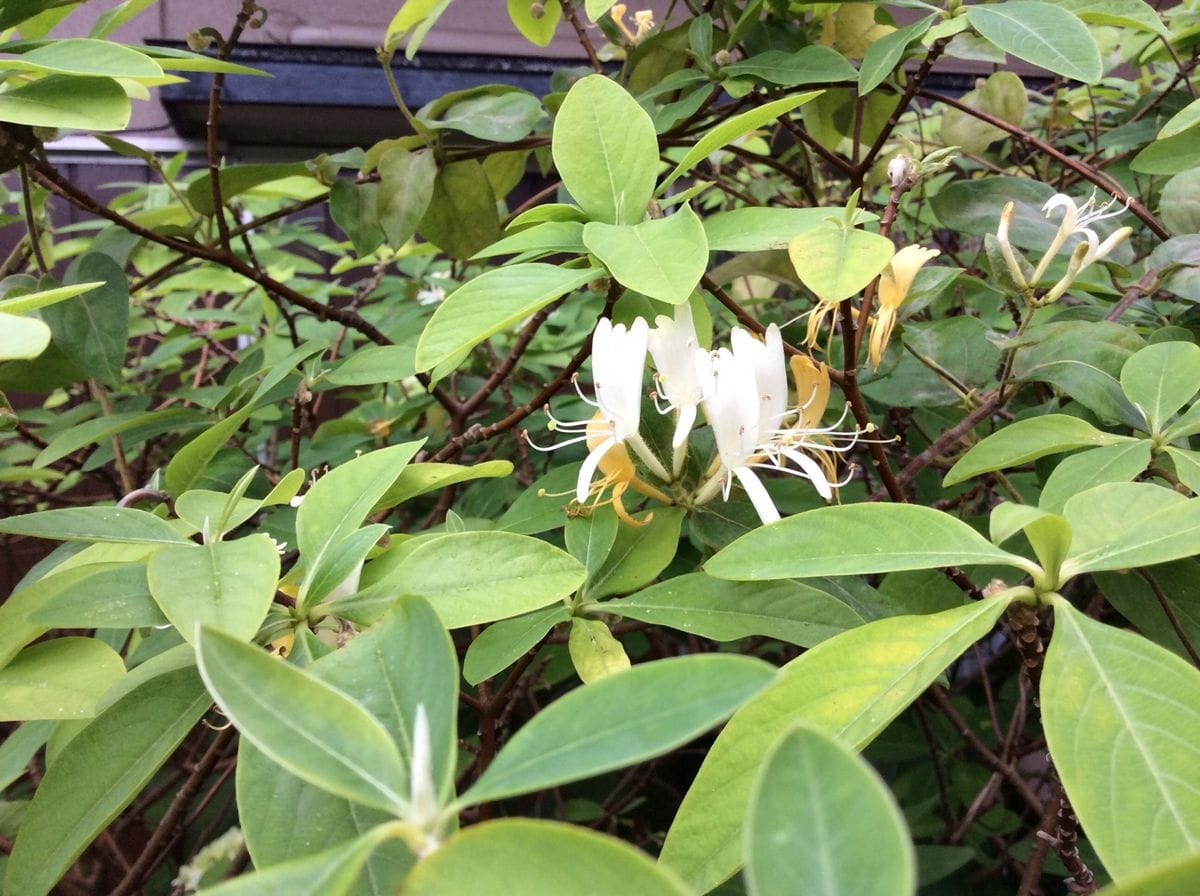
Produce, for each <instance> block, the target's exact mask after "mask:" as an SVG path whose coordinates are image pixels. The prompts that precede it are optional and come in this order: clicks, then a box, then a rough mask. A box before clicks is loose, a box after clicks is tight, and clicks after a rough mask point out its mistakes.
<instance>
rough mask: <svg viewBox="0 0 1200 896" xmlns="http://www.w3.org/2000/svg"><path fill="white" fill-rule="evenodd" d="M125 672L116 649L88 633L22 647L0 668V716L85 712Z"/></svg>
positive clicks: (56, 716)
mask: <svg viewBox="0 0 1200 896" xmlns="http://www.w3.org/2000/svg"><path fill="white" fill-rule="evenodd" d="M124 674H125V663H124V662H122V660H121V657H120V656H118V655H117V653H116V651H114V650H113V649H112V648H111V647H109V646H108V645H107V644H102V643H101V642H100V641H96V640H94V639H92V638H56V639H55V640H53V641H44V642H42V643H41V644H35V645H33V646H32V647H26V648H25V649H24V650H22V651H21V652H20V653H18V654H17V656H16V659H14V660H13V661H12V662H11V663H9V664H8V665H7V666H5V667H4V668H3V669H0V721H5V722H12V721H18V720H20V721H24V720H26V719H84V718H88V717H90V716H92V715H94V714H95V707H96V701H97V700H99V699H100V698H101V697H102V696H104V692H105V691H107V690H108V689H109V687H111V686H112V685H113V684H114V683H115V682H116V681H117V679H119V678H120V677H121V676H122V675H124Z"/></svg>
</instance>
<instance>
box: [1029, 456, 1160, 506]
mask: <svg viewBox="0 0 1200 896" xmlns="http://www.w3.org/2000/svg"><path fill="white" fill-rule="evenodd" d="M1168 450H1170V449H1168ZM1149 465H1150V442H1149V441H1148V440H1145V439H1139V440H1137V441H1134V442H1126V443H1124V444H1122V445H1108V446H1107V447H1104V448H1092V449H1090V450H1088V451H1081V452H1080V453H1079V454H1072V455H1071V456H1070V457H1065V458H1063V459H1062V461H1061V462H1060V463H1059V465H1058V466H1057V467H1055V468H1054V472H1053V473H1051V474H1050V476H1049V478H1047V479H1046V485H1045V486H1044V487H1043V488H1042V494H1041V496H1040V498H1039V499H1038V507H1040V508H1041V509H1042V510H1048V511H1050V512H1051V513H1062V510H1063V508H1064V507H1065V506H1066V503H1067V501H1068V500H1070V499H1071V498H1072V497H1074V496H1075V495H1077V494H1079V493H1080V492H1084V491H1087V490H1088V489H1089V488H1095V487H1096V486H1097V485H1104V484H1106V483H1109V482H1132V481H1133V480H1134V479H1136V478H1137V477H1138V475H1139V474H1140V473H1141V472H1142V471H1143V470H1145V469H1146V467H1148V466H1149Z"/></svg>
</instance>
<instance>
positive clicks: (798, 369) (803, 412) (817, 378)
mask: <svg viewBox="0 0 1200 896" xmlns="http://www.w3.org/2000/svg"><path fill="white" fill-rule="evenodd" d="M788 364H789V365H790V366H791V368H792V380H793V381H794V382H795V383H796V407H797V410H798V411H799V414H800V420H799V426H800V428H801V429H815V428H816V427H817V426H819V425H820V423H821V418H822V417H824V416H825V408H827V407H828V406H829V368H828V367H826V366H825V365H824V364H822V363H821V362H820V361H814V360H813V359H812V358H810V357H809V356H808V355H792V357H791V358H790V359H789V360H788Z"/></svg>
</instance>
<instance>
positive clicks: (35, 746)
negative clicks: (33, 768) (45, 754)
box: [0, 720, 56, 790]
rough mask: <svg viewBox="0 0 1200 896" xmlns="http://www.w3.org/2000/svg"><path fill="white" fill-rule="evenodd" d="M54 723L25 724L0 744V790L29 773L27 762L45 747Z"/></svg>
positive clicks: (11, 732)
mask: <svg viewBox="0 0 1200 896" xmlns="http://www.w3.org/2000/svg"><path fill="white" fill-rule="evenodd" d="M55 725H56V723H55V722H53V721H50V720H44V721H38V722H26V723H25V724H23V725H21V726H19V727H18V728H16V729H15V730H13V731H10V732H9V734H8V736H7V737H5V738H4V743H2V744H0V790H7V789H8V786H9V785H10V784H12V783H13V782H14V781H16V780H18V779H20V778H22V777H24V776H25V775H26V774H28V773H29V760H31V759H33V757H34V756H35V755H36V754H37V751H38V750H40V749H41V748H42V747H43V746H45V743H46V739H47V738H48V737H49V736H50V733H51V732H52V731H54V727H55Z"/></svg>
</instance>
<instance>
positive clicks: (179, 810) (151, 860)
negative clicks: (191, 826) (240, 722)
mask: <svg viewBox="0 0 1200 896" xmlns="http://www.w3.org/2000/svg"><path fill="white" fill-rule="evenodd" d="M236 734H237V732H236V731H235V730H234V728H233V727H232V726H230V727H228V728H225V729H223V730H221V731H219V732H217V735H216V737H214V738H213V740H212V743H211V744H209V747H208V750H207V751H206V752H205V754H204V756H203V757H201V759H200V761H199V762H197V763H196V766H195V768H194V769H192V772H191V774H190V775H189V776H188V779H187V781H185V782H184V784H183V786H182V787H181V788H179V791H178V792H177V793H176V794H175V797H174V799H172V800H171V805H170V806H169V807H168V808H167V811H166V812H165V813H164V814H163V817H162V820H161V821H159V823H158V827H156V828H155V829H154V833H153V834H152V835H151V836H150V839H149V841H147V843H146V846H145V847H144V848H143V849H142V852H141V854H140V855H139V856H138V858H137V861H136V862H134V863H133V865H132V867H130V869H129V871H128V872H127V873H126V874H125V876H124V878H122V880H121V882H120V883H119V884H117V886H116V888H115V889H114V890H113V891H112V893H111V896H128V894H130V893H134V892H136V891H137V888H138V887H139V886H141V884H142V883H143V882H144V879H145V878H146V877H147V876H148V875H149V874H150V873H151V872H152V871H153V870H154V868H155V867H156V866H157V865H158V863H159V862H161V861H162V860H163V858H164V857H165V848H166V847H167V845H168V844H169V843H170V842H171V841H172V840H174V839H175V838H176V837H177V836H178V835H179V833H180V829H181V826H182V824H183V822H184V819H185V818H186V816H187V810H188V806H189V805H190V804H191V802H192V800H193V799H195V798H196V795H197V794H198V793H199V792H200V788H201V786H202V785H203V784H204V781H205V779H207V778H208V776H209V774H210V773H211V772H212V770H213V768H214V767H215V766H216V764H217V761H218V760H219V759H220V758H221V756H222V754H223V753H224V752H225V748H226V747H227V746H228V745H229V743H230V742H231V741H232V740H233V738H234V736H235V735H236Z"/></svg>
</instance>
